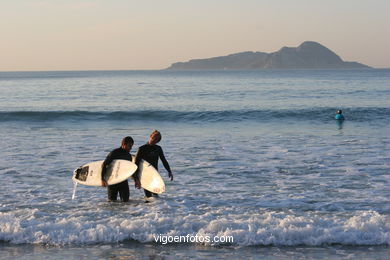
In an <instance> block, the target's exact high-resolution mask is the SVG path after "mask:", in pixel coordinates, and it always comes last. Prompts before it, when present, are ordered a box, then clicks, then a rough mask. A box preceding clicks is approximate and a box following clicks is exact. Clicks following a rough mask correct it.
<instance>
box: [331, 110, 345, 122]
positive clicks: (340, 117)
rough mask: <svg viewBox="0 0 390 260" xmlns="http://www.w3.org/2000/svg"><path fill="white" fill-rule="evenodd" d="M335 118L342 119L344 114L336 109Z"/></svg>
mask: <svg viewBox="0 0 390 260" xmlns="http://www.w3.org/2000/svg"><path fill="white" fill-rule="evenodd" d="M334 118H335V119H336V120H344V119H345V118H344V115H343V111H342V110H337V112H336V116H335V117H334Z"/></svg>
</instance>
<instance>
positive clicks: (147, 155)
mask: <svg viewBox="0 0 390 260" xmlns="http://www.w3.org/2000/svg"><path fill="white" fill-rule="evenodd" d="M160 141H161V133H160V132H159V131H157V130H154V132H153V133H152V134H151V135H150V138H149V141H148V143H147V144H145V145H143V146H141V147H140V148H138V151H137V155H136V156H135V164H136V165H137V166H138V167H139V164H140V161H141V160H145V161H147V162H148V163H150V164H151V165H152V166H153V167H154V168H156V170H158V158H160V159H161V162H162V163H163V165H164V167H165V169H166V170H167V171H168V176H169V178H170V179H171V181H173V174H172V171H171V168H170V167H169V164H168V161H167V160H166V159H165V156H164V152H163V150H162V148H161V146H159V145H157V143H158V142H160ZM138 169H139V168H138ZM134 175H135V176H136V178H137V179H139V176H138V175H139V172H138V171H137V172H136V173H135V174H134ZM144 192H145V196H146V198H150V197H152V196H155V197H158V195H157V194H156V193H153V192H150V191H148V190H145V189H144Z"/></svg>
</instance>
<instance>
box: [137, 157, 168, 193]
mask: <svg viewBox="0 0 390 260" xmlns="http://www.w3.org/2000/svg"><path fill="white" fill-rule="evenodd" d="M133 161H135V156H134V155H133ZM139 175H140V182H141V187H142V188H144V189H145V190H148V191H151V192H154V193H157V194H161V193H163V192H165V183H164V181H163V179H162V178H161V175H160V174H159V173H158V171H157V170H156V168H154V167H153V166H152V165H151V164H150V163H148V162H147V161H145V160H141V162H140V165H139Z"/></svg>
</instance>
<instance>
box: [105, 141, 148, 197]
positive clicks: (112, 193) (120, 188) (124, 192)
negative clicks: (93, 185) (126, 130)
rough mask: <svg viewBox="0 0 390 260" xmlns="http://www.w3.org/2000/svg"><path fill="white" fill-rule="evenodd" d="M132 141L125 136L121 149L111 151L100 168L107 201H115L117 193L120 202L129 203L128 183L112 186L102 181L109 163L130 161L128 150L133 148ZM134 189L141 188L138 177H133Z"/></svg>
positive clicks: (123, 182)
mask: <svg viewBox="0 0 390 260" xmlns="http://www.w3.org/2000/svg"><path fill="white" fill-rule="evenodd" d="M133 144H134V140H133V138H132V137H130V136H126V137H125V138H123V139H122V143H121V147H119V148H117V149H114V150H113V151H111V152H110V153H109V154H108V155H107V157H106V160H104V162H103V166H102V167H103V168H102V186H103V187H107V193H108V200H109V201H116V198H117V196H118V193H119V197H120V199H121V201H123V202H127V201H129V197H130V191H129V183H128V182H127V180H125V181H122V182H121V183H117V184H114V185H107V182H106V181H105V180H104V177H105V174H106V171H107V166H108V165H110V163H111V162H112V161H113V160H127V161H132V158H131V154H130V150H131V148H132V147H133ZM133 179H134V182H135V187H136V188H137V189H140V188H141V183H140V181H139V179H138V176H135V177H134V178H133Z"/></svg>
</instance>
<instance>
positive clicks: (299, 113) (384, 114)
mask: <svg viewBox="0 0 390 260" xmlns="http://www.w3.org/2000/svg"><path fill="white" fill-rule="evenodd" d="M334 115H335V109H334V108H310V109H309V108H307V109H268V110H267V109H264V110H258V109H257V110H250V109H249V110H222V111H175V110H137V111H110V112H108V111H102V112H94V111H3V112H0V121H3V122H4V121H6V122H7V121H31V122H33V121H38V122H40V121H62V120H71V121H80V120H89V121H111V120H114V121H115V120H127V121H129V120H130V121H168V122H237V121H238V122H240V121H260V122H262V121H269V120H302V121H306V120H316V121H324V122H325V121H329V120H333V119H334ZM344 115H345V117H346V119H347V120H348V121H358V122H364V121H373V120H386V119H389V115H390V108H383V107H362V108H351V109H348V110H345V111H344Z"/></svg>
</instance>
